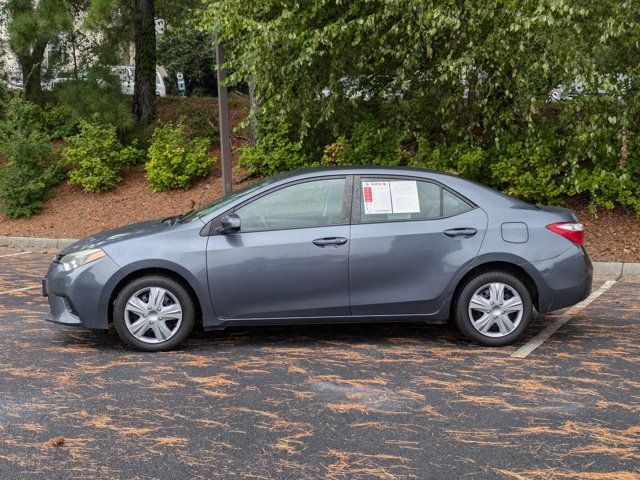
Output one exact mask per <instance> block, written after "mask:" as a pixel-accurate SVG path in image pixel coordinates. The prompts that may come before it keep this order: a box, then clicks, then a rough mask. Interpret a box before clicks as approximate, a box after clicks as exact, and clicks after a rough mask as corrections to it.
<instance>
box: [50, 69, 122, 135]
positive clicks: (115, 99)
mask: <svg viewBox="0 0 640 480" xmlns="http://www.w3.org/2000/svg"><path fill="white" fill-rule="evenodd" d="M119 88H120V87H119V85H116V86H114V85H111V84H110V83H107V80H103V79H93V80H92V81H89V80H70V81H67V82H63V83H61V84H59V85H58V86H56V88H55V90H54V92H53V93H54V95H55V97H56V98H57V99H58V101H60V103H62V104H63V105H64V106H65V107H66V108H67V110H68V111H69V113H70V114H71V116H72V117H73V118H75V120H76V121H80V120H85V121H87V122H91V123H102V124H105V125H113V126H115V127H116V130H117V131H118V132H123V131H125V130H127V129H129V128H130V127H132V126H133V117H132V115H131V112H130V110H129V105H128V102H127V101H126V98H125V97H124V95H122V93H121V92H120V90H119Z"/></svg>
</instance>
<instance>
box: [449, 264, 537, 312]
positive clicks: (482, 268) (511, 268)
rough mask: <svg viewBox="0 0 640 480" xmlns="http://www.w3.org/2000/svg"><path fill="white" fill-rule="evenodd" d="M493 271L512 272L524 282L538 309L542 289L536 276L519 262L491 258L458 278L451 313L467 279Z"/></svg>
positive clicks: (450, 307)
mask: <svg viewBox="0 0 640 480" xmlns="http://www.w3.org/2000/svg"><path fill="white" fill-rule="evenodd" d="M491 271H501V272H506V273H510V274H512V275H513V276H515V277H516V278H517V279H518V280H520V281H521V282H522V283H524V285H525V287H527V290H528V291H529V294H530V295H531V301H532V303H533V306H534V307H535V308H536V310H537V309H538V306H539V302H540V291H539V289H538V285H537V284H536V281H535V280H534V278H533V277H532V276H531V275H530V274H529V273H528V272H527V271H526V270H525V269H524V268H523V267H522V266H521V265H519V264H517V263H513V262H511V261H509V260H504V259H501V260H489V261H486V262H484V263H481V264H477V265H474V266H473V267H471V268H470V269H469V270H467V271H466V272H465V273H464V274H463V275H462V277H460V279H458V280H457V282H456V284H455V288H454V289H453V293H452V295H451V302H450V306H449V313H450V314H451V312H453V311H455V305H456V302H457V301H458V298H459V297H460V292H461V291H462V289H463V288H464V286H465V285H466V283H467V281H468V280H470V279H471V278H473V277H476V276H478V275H480V274H482V273H485V272H491Z"/></svg>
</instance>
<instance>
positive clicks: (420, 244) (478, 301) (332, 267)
mask: <svg viewBox="0 0 640 480" xmlns="http://www.w3.org/2000/svg"><path fill="white" fill-rule="evenodd" d="M582 241H583V227H582V225H581V224H580V223H579V222H578V219H577V218H576V216H575V214H574V213H573V212H572V211H571V210H568V209H565V208H559V207H538V206H534V205H530V204H527V203H525V202H522V201H520V200H516V199H514V198H511V197H508V196H506V195H503V194H501V193H499V192H496V191H494V190H491V189H489V188H487V187H484V186H482V185H479V184H477V183H474V182H471V181H468V180H465V179H462V178H459V177H456V176H452V175H447V174H443V173H437V172H433V171H426V170H418V169H401V168H336V169H313V170H304V171H298V172H293V173H288V174H283V175H278V176H275V177H271V178H268V179H266V180H263V181H261V182H259V183H257V184H255V185H252V186H250V187H248V188H246V189H244V190H239V191H236V192H234V193H233V194H231V195H228V196H226V197H223V198H221V199H219V200H217V201H215V202H213V203H211V204H209V205H206V206H205V207H203V208H201V209H199V210H196V211H193V212H190V213H187V214H184V215H178V216H176V217H172V218H166V219H163V220H152V221H148V222H143V223H136V224H133V225H129V226H127V227H124V228H119V229H116V230H110V231H106V232H102V233H99V234H96V235H93V236H91V237H88V238H85V239H83V240H80V241H79V242H77V243H75V244H74V245H72V246H70V247H69V248H67V249H66V250H64V251H63V252H62V253H61V254H60V255H58V256H57V257H56V258H55V260H54V262H53V263H52V264H51V267H50V269H49V272H48V274H47V277H46V278H45V279H44V281H43V286H44V293H45V295H47V296H48V298H49V304H50V307H51V311H50V313H49V314H48V315H47V317H46V319H47V320H49V321H51V322H54V323H58V324H63V325H73V326H80V327H86V328H93V329H107V328H109V325H110V324H113V326H114V327H115V329H116V330H117V332H118V334H119V335H120V336H121V337H122V339H123V340H124V341H125V342H126V343H128V344H129V345H131V346H132V347H135V348H137V349H140V350H147V351H159V350H168V349H172V348H175V347H177V346H178V345H180V344H181V343H182V342H183V341H184V339H185V338H187V336H188V335H189V334H190V332H191V330H192V329H193V327H194V325H195V324H196V323H199V324H201V325H202V327H203V328H204V329H205V330H220V329H224V328H225V327H227V326H231V325H274V324H302V323H342V322H390V321H393V322H403V321H410V322H416V321H422V322H430V323H443V322H446V321H448V320H449V319H452V320H453V321H454V322H455V324H456V325H457V327H458V328H459V329H460V331H461V332H462V333H464V334H465V335H466V336H467V337H469V338H471V339H473V340H475V341H477V342H479V343H481V344H484V345H491V346H499V345H506V344H510V343H512V342H514V341H517V340H518V339H519V338H521V337H522V335H523V333H524V332H525V329H526V328H527V326H528V325H529V323H530V322H531V319H532V312H533V309H534V308H535V309H536V310H537V311H538V312H540V313H546V312H549V311H552V310H556V309H559V308H563V307H567V306H570V305H573V304H575V303H577V302H579V301H581V300H583V299H584V298H585V297H587V296H588V295H589V293H590V291H591V279H592V266H591V262H590V261H589V257H588V255H587V253H586V251H585V250H584V248H583V247H582Z"/></svg>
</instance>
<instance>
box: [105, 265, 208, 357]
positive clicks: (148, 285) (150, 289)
mask: <svg viewBox="0 0 640 480" xmlns="http://www.w3.org/2000/svg"><path fill="white" fill-rule="evenodd" d="M152 295H153V296H154V297H155V298H152ZM145 310H147V311H148V313H147V312H145V313H144V314H143V313H142V312H144V311H145ZM195 311H196V308H195V305H194V302H193V298H192V297H191V295H190V294H189V292H188V291H187V289H186V288H185V287H183V286H182V285H181V284H180V283H178V282H176V281H175V280H173V279H171V278H169V277H165V276H162V275H149V276H145V277H141V278H138V279H135V280H133V281H131V282H130V283H128V284H127V285H126V286H125V287H124V288H123V289H122V290H121V291H120V292H119V293H118V296H117V297H116V300H115V302H114V305H113V324H114V327H115V329H116V331H117V332H118V335H119V336H120V338H121V339H122V340H123V341H124V342H125V343H127V344H128V345H129V346H131V347H133V348H135V349H137V350H141V351H144V352H160V351H167V350H172V349H174V348H176V347H178V346H179V345H180V344H181V343H182V342H183V341H184V340H185V339H186V338H187V337H188V336H189V335H190V333H191V331H192V330H193V326H194V323H195ZM138 312H140V313H138ZM163 315H166V316H164V317H163ZM145 322H147V323H145ZM138 325H140V326H138ZM145 328H146V329H145ZM143 329H145V330H144V331H143ZM134 333H135V334H134Z"/></svg>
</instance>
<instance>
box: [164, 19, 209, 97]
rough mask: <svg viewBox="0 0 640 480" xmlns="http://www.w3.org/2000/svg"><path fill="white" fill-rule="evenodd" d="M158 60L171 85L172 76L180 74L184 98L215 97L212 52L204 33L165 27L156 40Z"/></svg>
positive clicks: (173, 83) (179, 27)
mask: <svg viewBox="0 0 640 480" xmlns="http://www.w3.org/2000/svg"><path fill="white" fill-rule="evenodd" d="M158 60H159V63H160V64H161V65H163V66H164V67H165V68H166V69H167V72H168V74H169V76H170V77H171V81H172V85H175V82H176V80H175V78H176V73H178V72H182V73H183V74H184V79H185V84H186V92H187V94H200V95H202V94H207V95H211V96H214V95H215V93H216V88H217V84H216V73H215V70H214V65H215V63H216V57H215V48H214V44H213V41H212V39H211V35H209V34H208V33H206V32H202V31H198V30H196V29H194V28H193V27H192V26H189V25H178V26H174V25H169V26H168V27H167V30H166V31H165V32H164V33H163V34H162V35H160V36H159V38H158ZM173 90H174V91H175V90H176V88H175V87H174V88H173Z"/></svg>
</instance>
